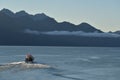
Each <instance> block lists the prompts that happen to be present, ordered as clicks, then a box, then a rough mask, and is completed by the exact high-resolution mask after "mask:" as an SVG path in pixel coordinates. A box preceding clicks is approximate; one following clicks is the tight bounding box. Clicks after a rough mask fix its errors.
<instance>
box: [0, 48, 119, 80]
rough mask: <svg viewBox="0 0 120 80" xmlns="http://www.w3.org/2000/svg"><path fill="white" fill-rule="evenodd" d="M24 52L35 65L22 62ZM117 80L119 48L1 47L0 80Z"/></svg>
mask: <svg viewBox="0 0 120 80" xmlns="http://www.w3.org/2000/svg"><path fill="white" fill-rule="evenodd" d="M26 53H31V54H32V55H33V56H34V57H35V62H36V63H35V64H26V63H24V62H23V61H24V57H25V55H26ZM21 63H22V64H21ZM42 65H43V66H42ZM46 66H50V67H46ZM119 79H120V48H119V47H117V48H114V47H109V48H108V47H41V46H36V47H33V46H29V47H28V46H0V80H119Z"/></svg>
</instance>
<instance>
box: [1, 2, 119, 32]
mask: <svg viewBox="0 0 120 80" xmlns="http://www.w3.org/2000/svg"><path fill="white" fill-rule="evenodd" d="M3 8H7V9H10V10H11V11H13V12H18V11H20V10H25V11H26V12H28V13H30V14H36V13H45V14H46V15H48V16H50V17H53V18H55V20H57V21H58V22H63V21H67V22H71V23H73V24H76V25H78V24H80V23H82V22H87V23H89V24H91V25H92V26H94V27H96V28H97V29H101V30H102V31H105V32H108V31H116V30H120V0H0V10H1V9H3Z"/></svg>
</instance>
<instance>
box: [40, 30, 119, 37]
mask: <svg viewBox="0 0 120 80" xmlns="http://www.w3.org/2000/svg"><path fill="white" fill-rule="evenodd" d="M42 34H47V35H73V36H86V37H120V35H118V34H114V33H98V32H91V33H86V32H83V31H72V32H70V31H49V32H42Z"/></svg>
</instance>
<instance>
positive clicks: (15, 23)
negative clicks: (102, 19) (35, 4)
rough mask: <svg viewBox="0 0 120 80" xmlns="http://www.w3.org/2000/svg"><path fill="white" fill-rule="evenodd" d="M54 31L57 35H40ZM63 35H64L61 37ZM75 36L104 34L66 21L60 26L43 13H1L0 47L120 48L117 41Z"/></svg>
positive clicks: (6, 10) (3, 10) (116, 39)
mask: <svg viewBox="0 0 120 80" xmlns="http://www.w3.org/2000/svg"><path fill="white" fill-rule="evenodd" d="M26 30H27V32H26ZM54 31H57V32H58V33H59V34H60V35H49V34H43V33H42V32H48V33H49V32H50V33H51V32H52V33H53V32H54ZM62 31H63V32H64V33H65V34H66V33H67V35H63V33H62V35H61V32H62ZM68 33H70V34H71V33H72V35H68ZM78 33H79V34H80V33H84V35H86V33H88V34H89V33H90V34H89V35H91V34H92V35H93V34H95V35H96V34H99V33H100V34H104V32H103V31H101V30H99V29H96V28H95V27H93V26H91V25H90V24H88V23H85V22H84V23H81V24H79V25H75V24H72V23H70V22H66V21H64V22H60V23H59V22H57V21H56V20H55V19H54V18H51V17H49V16H47V15H46V14H44V13H41V14H35V15H31V14H29V13H27V12H25V11H24V10H23V11H19V12H16V13H14V12H12V11H10V10H8V9H2V10H1V11H0V45H35V46H117V47H118V46H120V42H119V41H120V37H92V36H83V35H82V36H81V35H79V34H78ZM55 34H56V33H55ZM73 34H74V35H73ZM76 34H77V35H78V36H75V35H76ZM118 36H119V35H118Z"/></svg>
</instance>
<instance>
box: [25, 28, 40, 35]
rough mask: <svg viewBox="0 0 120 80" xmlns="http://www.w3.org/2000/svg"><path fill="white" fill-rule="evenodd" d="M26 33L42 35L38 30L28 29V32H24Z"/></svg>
mask: <svg viewBox="0 0 120 80" xmlns="http://www.w3.org/2000/svg"><path fill="white" fill-rule="evenodd" d="M24 33H28V34H35V35H39V34H40V32H39V31H36V30H30V29H26V30H25V31H24Z"/></svg>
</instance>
